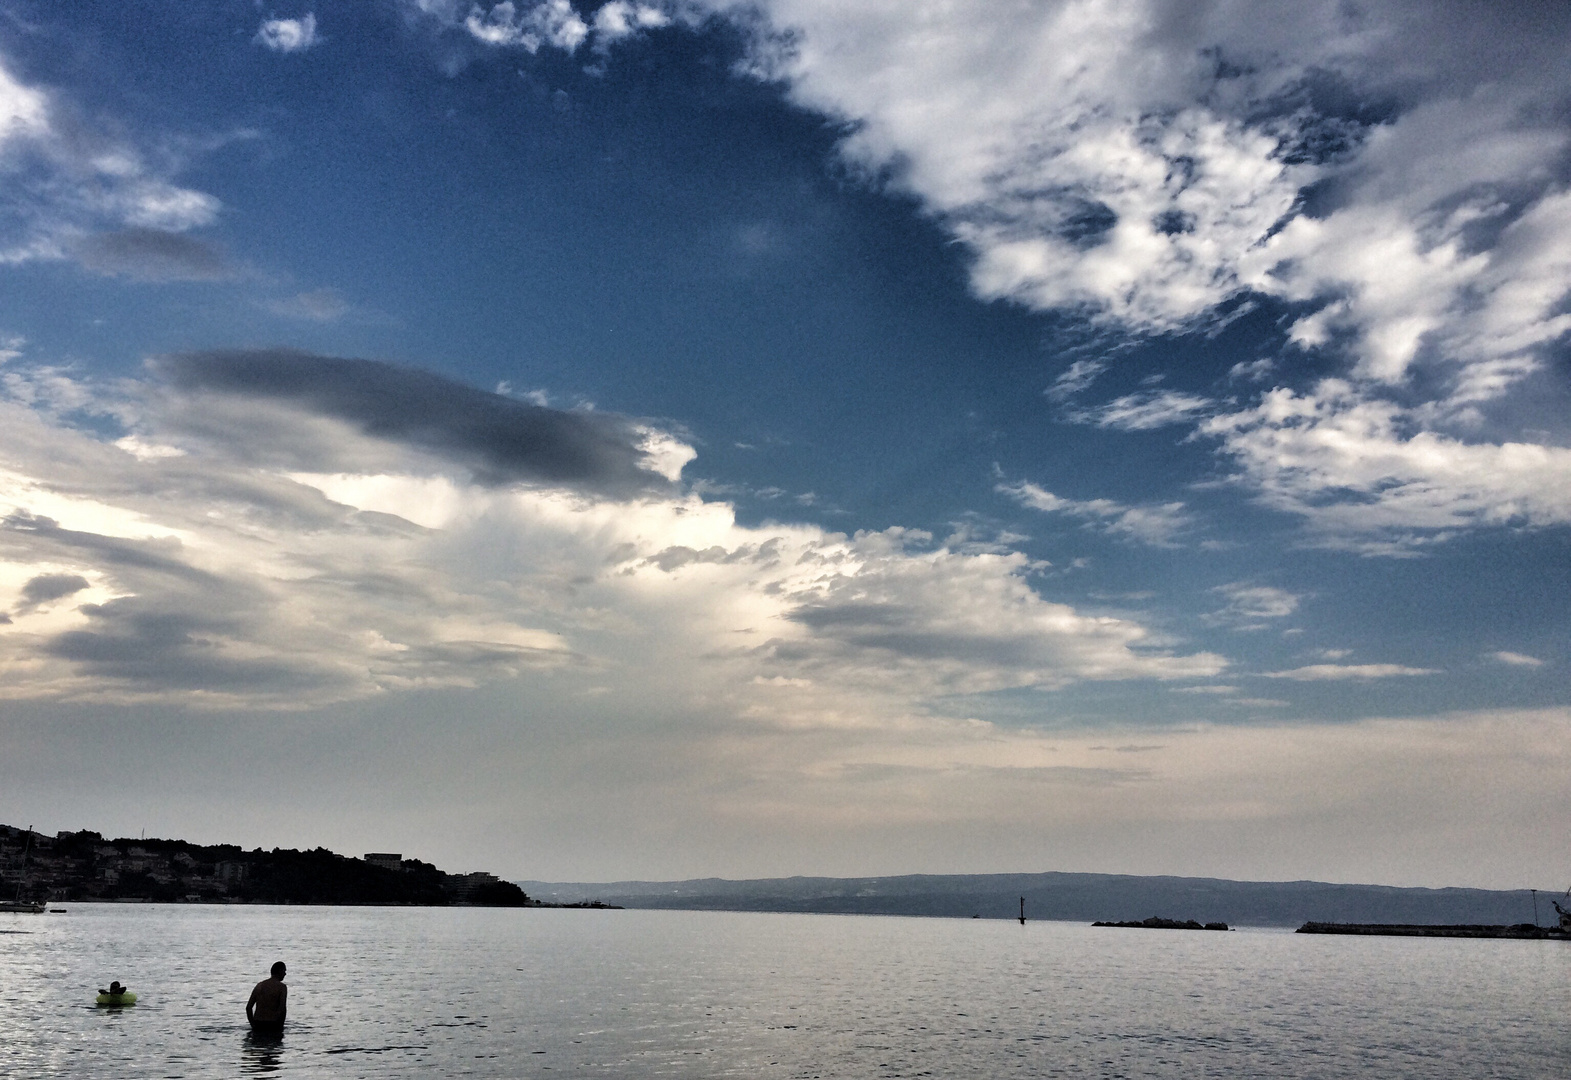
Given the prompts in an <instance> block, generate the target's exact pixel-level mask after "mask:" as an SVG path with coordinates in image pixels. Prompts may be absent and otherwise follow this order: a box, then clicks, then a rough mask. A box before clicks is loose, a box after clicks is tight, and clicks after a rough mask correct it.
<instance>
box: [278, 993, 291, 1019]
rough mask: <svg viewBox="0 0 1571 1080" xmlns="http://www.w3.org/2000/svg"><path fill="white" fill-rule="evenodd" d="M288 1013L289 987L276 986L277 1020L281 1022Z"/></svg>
mask: <svg viewBox="0 0 1571 1080" xmlns="http://www.w3.org/2000/svg"><path fill="white" fill-rule="evenodd" d="M288 1015H289V987H287V986H280V987H279V988H278V1022H279V1023H280V1024H282V1023H283V1022H284V1020H285V1018H286V1017H287V1016H288Z"/></svg>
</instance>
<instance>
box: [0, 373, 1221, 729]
mask: <svg viewBox="0 0 1571 1080" xmlns="http://www.w3.org/2000/svg"><path fill="white" fill-rule="evenodd" d="M258 355H262V354H258ZM269 355H270V354H269ZM275 361H276V363H278V364H282V365H283V367H275V368H271V369H269V370H273V371H275V372H276V371H286V372H287V371H288V370H293V368H291V367H290V366H289V362H290V361H291V356H284V357H283V358H282V360H276V358H275ZM192 362H194V361H192ZM247 362H249V361H247ZM172 370H173V369H172ZM355 370H356V371H357V372H361V373H362V374H363V375H365V376H366V377H373V376H374V375H375V374H376V369H374V368H369V367H367V368H363V369H362V368H356V369H355ZM388 370H389V372H393V370H394V369H388ZM389 377H390V378H392V377H395V376H394V375H390V376H389ZM55 378H56V379H57V380H59V377H58V376H56V377H55ZM396 378H399V379H407V378H408V376H405V375H396ZM216 379H217V376H214V377H213V379H210V380H209V381H208V382H206V383H201V384H189V385H190V386H191V387H192V388H191V389H189V390H179V389H177V388H175V387H172V386H165V387H162V388H160V389H158V390H157V391H156V392H152V391H151V390H149V389H148V388H145V387H144V388H141V389H140V390H137V394H136V396H133V397H129V398H127V397H121V396H118V395H119V394H121V393H123V392H124V390H125V388H123V387H122V388H120V389H119V390H116V391H115V393H116V396H114V397H110V398H105V397H102V396H95V395H94V393H92V392H90V388H83V387H81V386H79V385H74V384H70V383H69V381H68V380H66V381H65V382H66V385H65V386H64V387H54V388H52V389H50V388H45V389H44V390H34V391H33V396H34V399H35V400H37V401H40V402H47V401H49V400H54V399H57V398H60V397H61V396H62V395H64V394H65V393H66V392H67V390H70V389H72V388H73V386H74V391H75V393H77V394H78V396H79V397H80V396H83V395H85V396H86V398H87V402H86V406H85V407H86V408H88V409H90V410H92V409H97V410H99V411H103V410H106V409H108V410H112V411H113V413H114V414H115V415H118V416H119V417H120V418H121V419H122V421H124V422H127V423H130V424H131V425H132V427H133V429H134V432H133V437H132V439H131V440H130V441H126V440H122V443H121V444H118V445H112V444H109V443H105V442H101V441H99V440H98V439H96V438H94V437H92V436H90V435H87V434H84V433H81V432H77V431H74V430H71V429H68V428H65V427H62V426H59V425H58V424H57V423H55V422H54V421H51V420H50V419H48V417H47V415H46V414H45V413H44V412H41V411H39V409H38V408H35V407H31V406H29V405H27V404H25V403H24V402H21V401H18V400H17V399H16V396H15V395H13V398H12V400H11V401H10V402H8V403H5V404H0V413H3V423H0V430H3V431H4V432H5V435H4V438H3V440H0V470H3V471H0V518H4V524H3V526H0V566H3V567H5V568H6V571H5V574H3V575H0V584H3V582H4V581H6V580H10V581H13V583H14V584H13V586H12V588H13V589H14V590H21V589H22V588H23V586H24V585H25V583H26V582H27V581H31V580H33V579H34V578H36V577H38V576H39V575H40V574H55V575H67V576H71V575H74V576H75V577H80V578H82V579H84V580H86V581H89V582H93V583H96V584H94V585H93V588H94V589H95V590H97V591H95V592H92V593H90V594H84V595H86V596H88V597H89V599H90V602H81V603H77V604H74V605H72V606H70V607H69V608H68V609H66V610H61V609H60V608H59V605H56V606H55V607H54V608H51V609H50V613H49V614H50V618H51V619H52V620H54V621H51V622H48V623H47V624H46V623H44V622H42V621H40V620H41V619H42V614H35V613H31V612H29V611H26V610H23V608H25V604H22V605H21V606H20V607H19V606H18V605H19V604H20V601H19V600H15V599H13V598H11V597H7V596H0V609H10V608H16V609H17V610H18V612H20V613H19V614H16V615H15V616H14V617H13V619H12V622H11V623H9V624H4V625H0V670H3V671H4V673H5V677H4V679H3V685H4V688H5V689H4V693H5V694H6V695H7V696H10V697H13V698H24V697H38V698H50V699H66V700H79V701H105V702H127V701H138V700H153V701H168V702H185V703H199V704H205V705H208V706H214V707H217V706H234V707H242V706H243V707H295V706H302V707H303V706H309V705H314V704H320V703H322V702H326V701H334V700H345V699H353V698H358V697H364V696H367V695H371V694H378V693H385V692H388V691H392V690H398V689H404V688H415V687H441V686H470V685H476V684H479V683H485V682H491V681H495V680H498V679H507V678H520V677H529V678H553V679H558V680H561V679H566V680H568V681H570V682H571V681H575V680H578V679H592V680H593V681H594V683H595V684H596V685H600V686H611V687H612V688H613V689H615V690H616V691H617V692H618V693H624V694H625V693H635V692H636V693H637V694H638V695H642V696H645V697H646V698H647V699H648V700H649V701H652V702H663V703H664V705H662V707H670V708H673V709H677V710H679V711H680V710H681V709H684V708H688V707H696V703H698V702H706V703H707V705H705V707H706V708H710V707H715V708H720V707H722V706H723V711H725V712H727V713H729V715H731V716H732V717H733V719H734V720H737V721H745V722H746V723H776V724H787V725H791V726H801V725H804V724H805V725H809V726H813V725H824V724H829V725H832V726H836V725H838V726H844V725H851V726H856V725H864V724H873V725H878V724H883V723H893V722H899V723H906V722H907V721H906V720H905V719H901V718H909V717H911V716H913V715H916V714H919V713H922V712H925V711H927V710H929V709H933V708H937V705H936V702H937V701H938V700H939V699H941V698H943V697H944V696H946V695H952V694H957V693H965V694H970V693H977V692H988V691H995V690H1001V689H1010V688H1023V687H1038V688H1042V689H1051V688H1055V687H1059V686H1064V685H1067V684H1069V683H1073V682H1076V681H1081V680H1094V679H1174V678H1177V679H1183V678H1197V677H1209V676H1211V675H1214V674H1216V673H1217V672H1218V671H1220V670H1221V669H1222V668H1223V666H1224V661H1222V660H1221V658H1219V657H1216V656H1214V655H1211V654H1204V653H1200V654H1187V655H1186V654H1181V653H1178V652H1175V651H1174V650H1173V649H1171V648H1170V647H1167V646H1165V645H1164V644H1163V643H1162V642H1161V641H1159V640H1158V639H1157V638H1155V637H1153V636H1152V635H1151V634H1150V633H1149V632H1148V631H1147V630H1146V629H1145V628H1143V627H1142V626H1140V625H1139V624H1138V623H1136V622H1133V621H1131V620H1128V619H1119V618H1110V617H1092V616H1086V615H1081V614H1079V613H1078V612H1076V611H1074V610H1073V609H1072V608H1070V607H1069V606H1067V605H1064V604H1059V603H1054V602H1052V601H1050V600H1047V599H1044V598H1042V597H1041V596H1039V595H1038V594H1037V593H1036V592H1035V591H1034V590H1033V589H1032V588H1031V586H1030V585H1029V584H1028V583H1027V573H1028V571H1029V570H1030V564H1029V562H1028V560H1027V559H1026V558H1025V557H1024V556H1022V555H1019V554H1017V553H1009V552H1005V553H997V552H985V553H977V554H972V553H967V552H965V551H961V550H954V549H951V548H948V547H944V546H936V547H935V546H934V545H932V543H931V542H930V540H928V539H927V538H926V536H925V534H913V533H906V532H903V531H901V530H890V531H888V532H883V533H862V534H857V535H855V536H844V535H841V534H836V533H831V532H827V531H825V530H823V529H820V528H817V527H814V526H806V525H768V526H760V527H756V528H755V527H746V526H742V525H739V524H737V522H736V520H735V517H734V515H733V512H732V508H731V507H730V506H729V505H728V504H725V503H720V502H704V501H702V500H701V499H700V498H699V497H697V496H695V495H691V494H682V493H680V492H678V491H673V492H671V493H668V494H660V493H649V492H644V493H641V494H639V493H635V494H632V495H629V496H626V497H608V496H605V495H597V494H594V493H593V492H591V491H589V490H586V489H582V488H575V487H570V486H563V485H553V484H550V483H539V482H535V483H515V484H510V485H499V484H497V483H495V482H487V483H480V482H477V481H476V480H474V479H473V478H472V473H471V467H470V466H469V465H468V464H465V462H466V461H467V460H469V459H468V458H453V459H451V460H450V459H448V458H446V457H444V455H445V454H446V453H447V452H448V451H447V450H445V449H443V448H442V446H443V444H441V443H430V444H429V445H425V446H424V448H422V447H421V446H415V445H401V444H398V443H395V442H392V441H388V440H385V439H382V438H378V437H376V436H374V435H370V434H366V433H363V432H362V431H361V430H360V429H358V428H357V427H355V426H354V425H353V424H351V423H348V422H346V420H345V419H341V418H333V417H329V416H327V415H324V414H315V413H310V412H307V411H305V409H304V408H302V407H300V406H298V405H296V404H292V403H291V402H292V401H293V400H294V399H291V398H282V399H281V398H278V397H276V396H275V397H270V398H241V397H236V398H235V400H233V401H229V402H228V404H226V403H225V402H226V398H225V396H224V395H225V391H222V390H220V389H219V387H220V386H221V385H222V384H221V383H220V382H218V381H214V380H216ZM15 389H17V390H18V391H25V390H26V380H25V379H23V380H20V381H18V382H17V383H16V385H15ZM132 389H136V388H134V387H133V388H132ZM79 405H80V403H79ZM510 408H511V409H514V410H515V411H518V412H519V415H520V416H523V417H525V419H527V420H528V421H529V422H531V423H538V422H540V421H539V420H537V419H536V418H535V414H533V413H526V412H524V411H523V410H527V409H528V406H522V405H519V406H516V407H514V406H510ZM348 415H349V414H345V417H346V418H347V416H348ZM507 415H512V413H511V412H509V413H507ZM563 415H564V416H570V415H571V414H563ZM635 434H636V433H635ZM642 438H643V439H644V453H645V454H646V456H647V457H648V459H649V462H650V464H649V466H648V467H650V468H653V469H656V470H657V471H658V470H661V469H663V470H664V471H665V472H666V474H667V476H669V477H675V476H678V475H679V474H680V468H681V465H682V464H685V462H686V461H687V460H688V459H689V458H690V457H691V456H692V451H691V449H690V448H688V447H686V446H685V445H684V444H681V443H680V442H679V441H678V440H676V439H674V438H673V437H672V436H670V435H669V434H664V433H660V432H656V431H653V430H651V429H647V428H646V429H643V435H642ZM274 444H288V445H289V446H291V447H292V449H291V450H290V451H289V452H288V453H285V454H282V455H276V454H275V455H271V456H270V455H267V454H262V453H258V452H254V450H255V448H256V447H259V446H262V445H274ZM307 462H314V463H315V464H314V465H311V466H310V467H306V468H302V467H301V465H302V464H303V463H307ZM37 588H42V586H38V587H37ZM21 595H22V594H21V593H20V592H16V593H15V596H17V597H20V596H21ZM62 620H64V621H63V622H62ZM553 672H554V673H556V674H554V675H553V674H551V673H553ZM575 673H576V674H575Z"/></svg>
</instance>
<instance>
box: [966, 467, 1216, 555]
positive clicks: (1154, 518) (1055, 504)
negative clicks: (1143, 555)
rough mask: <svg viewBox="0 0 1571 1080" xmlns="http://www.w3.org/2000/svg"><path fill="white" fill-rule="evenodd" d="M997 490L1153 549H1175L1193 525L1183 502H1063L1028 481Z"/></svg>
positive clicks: (1090, 500) (1015, 498)
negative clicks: (1142, 503)
mask: <svg viewBox="0 0 1571 1080" xmlns="http://www.w3.org/2000/svg"><path fill="white" fill-rule="evenodd" d="M994 490H995V491H997V492H999V493H1000V494H1003V495H1007V496H1009V497H1010V498H1011V499H1014V500H1015V501H1016V502H1018V503H1019V504H1020V505H1021V506H1027V507H1030V508H1031V509H1032V510H1040V511H1042V512H1043V513H1046V514H1067V515H1069V516H1070V517H1075V518H1079V519H1080V520H1082V521H1084V522H1085V523H1086V527H1087V528H1090V529H1093V530H1095V531H1097V532H1101V533H1105V534H1107V535H1109V536H1116V537H1118V538H1120V539H1124V540H1134V541H1138V542H1140V543H1143V544H1150V545H1151V546H1153V547H1172V546H1174V545H1175V544H1176V542H1177V537H1178V536H1179V535H1180V534H1182V533H1184V532H1186V531H1188V530H1189V529H1190V528H1191V527H1193V525H1194V520H1193V516H1192V515H1191V514H1190V513H1189V512H1188V511H1187V510H1185V509H1184V504H1183V503H1181V502H1170V503H1149V504H1145V505H1141V506H1128V505H1126V504H1124V503H1118V502H1114V501H1113V500H1112V499H1064V498H1060V497H1059V496H1057V495H1054V494H1053V493H1052V492H1051V491H1048V490H1046V489H1045V488H1042V487H1039V486H1038V485H1036V484H1033V483H1031V482H1030V481H1029V480H1021V481H1019V482H1017V483H1013V484H1008V483H1000V484H998V485H996V486H995V488H994Z"/></svg>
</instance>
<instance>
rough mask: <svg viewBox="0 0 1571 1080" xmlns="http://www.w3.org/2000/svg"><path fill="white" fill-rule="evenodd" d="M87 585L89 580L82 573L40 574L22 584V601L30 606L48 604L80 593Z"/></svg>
mask: <svg viewBox="0 0 1571 1080" xmlns="http://www.w3.org/2000/svg"><path fill="white" fill-rule="evenodd" d="M87 586H88V581H87V579H86V578H85V577H83V576H82V575H81V574H39V575H38V576H37V577H35V578H33V579H31V580H30V581H28V583H27V584H26V585H23V586H22V602H23V603H25V604H27V605H29V606H33V605H37V604H47V603H49V601H51V600H58V599H60V598H61V597H62V596H70V595H71V594H72V593H79V592H81V591H82V590H83V589H85V588H87Z"/></svg>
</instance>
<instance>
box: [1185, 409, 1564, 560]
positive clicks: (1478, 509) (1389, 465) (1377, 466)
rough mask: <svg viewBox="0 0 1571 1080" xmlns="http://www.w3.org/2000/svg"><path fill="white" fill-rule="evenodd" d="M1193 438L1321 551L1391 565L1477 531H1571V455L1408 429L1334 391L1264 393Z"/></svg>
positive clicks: (1404, 419)
mask: <svg viewBox="0 0 1571 1080" xmlns="http://www.w3.org/2000/svg"><path fill="white" fill-rule="evenodd" d="M1199 430H1200V432H1201V433H1202V434H1205V435H1210V436H1214V437H1216V438H1218V439H1219V440H1220V441H1221V447H1222V450H1223V452H1224V453H1226V454H1228V455H1229V456H1231V457H1232V458H1233V460H1234V461H1235V462H1236V463H1237V464H1238V466H1239V469H1240V479H1241V480H1243V481H1244V482H1246V483H1247V484H1248V485H1249V486H1251V487H1253V488H1254V489H1256V490H1257V491H1258V492H1259V498H1260V500H1261V501H1262V502H1264V503H1265V504H1266V505H1267V506H1270V507H1272V508H1274V509H1277V510H1282V511H1284V512H1287V513H1291V514H1296V515H1299V516H1301V517H1303V518H1304V519H1306V521H1307V522H1308V523H1309V525H1310V526H1311V529H1312V531H1313V535H1314V538H1315V539H1316V541H1317V542H1319V543H1323V544H1326V545H1330V546H1342V547H1348V548H1353V549H1357V550H1364V551H1368V552H1370V553H1376V554H1401V553H1403V552H1405V551H1410V550H1411V549H1412V548H1413V546H1414V545H1415V544H1417V543H1421V542H1423V540H1425V539H1426V538H1427V539H1430V540H1433V539H1435V538H1444V536H1445V535H1447V534H1448V533H1449V532H1451V531H1455V530H1459V529H1464V528H1469V527H1474V526H1479V525H1506V524H1523V525H1555V524H1561V525H1563V524H1566V523H1568V522H1571V449H1568V448H1565V447H1558V446H1544V445H1538V444H1535V443H1531V442H1508V443H1502V444H1491V443H1468V442H1464V441H1462V440H1461V439H1459V438H1456V437H1453V436H1448V435H1444V434H1440V433H1437V432H1433V431H1424V430H1418V429H1416V426H1415V424H1414V421H1413V418H1412V416H1411V413H1410V412H1409V411H1408V410H1405V409H1403V408H1401V407H1400V406H1397V405H1395V404H1392V403H1390V402H1386V401H1380V400H1371V399H1370V398H1368V397H1367V396H1365V395H1364V394H1362V393H1361V392H1360V391H1359V390H1358V389H1357V388H1356V387H1354V386H1353V385H1351V384H1349V383H1346V382H1342V381H1338V380H1325V381H1324V382H1322V383H1321V384H1320V385H1319V386H1318V387H1316V388H1315V390H1314V391H1312V392H1310V393H1305V394H1298V393H1294V392H1293V391H1291V390H1287V389H1276V390H1272V391H1270V392H1269V393H1267V394H1266V395H1264V397H1263V398H1262V399H1261V401H1260V403H1259V404H1258V405H1255V406H1253V407H1250V408H1246V409H1241V410H1238V411H1236V412H1233V413H1229V414H1225V415H1220V416H1213V417H1210V418H1207V419H1206V420H1204V421H1202V422H1201V424H1200V426H1199Z"/></svg>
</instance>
